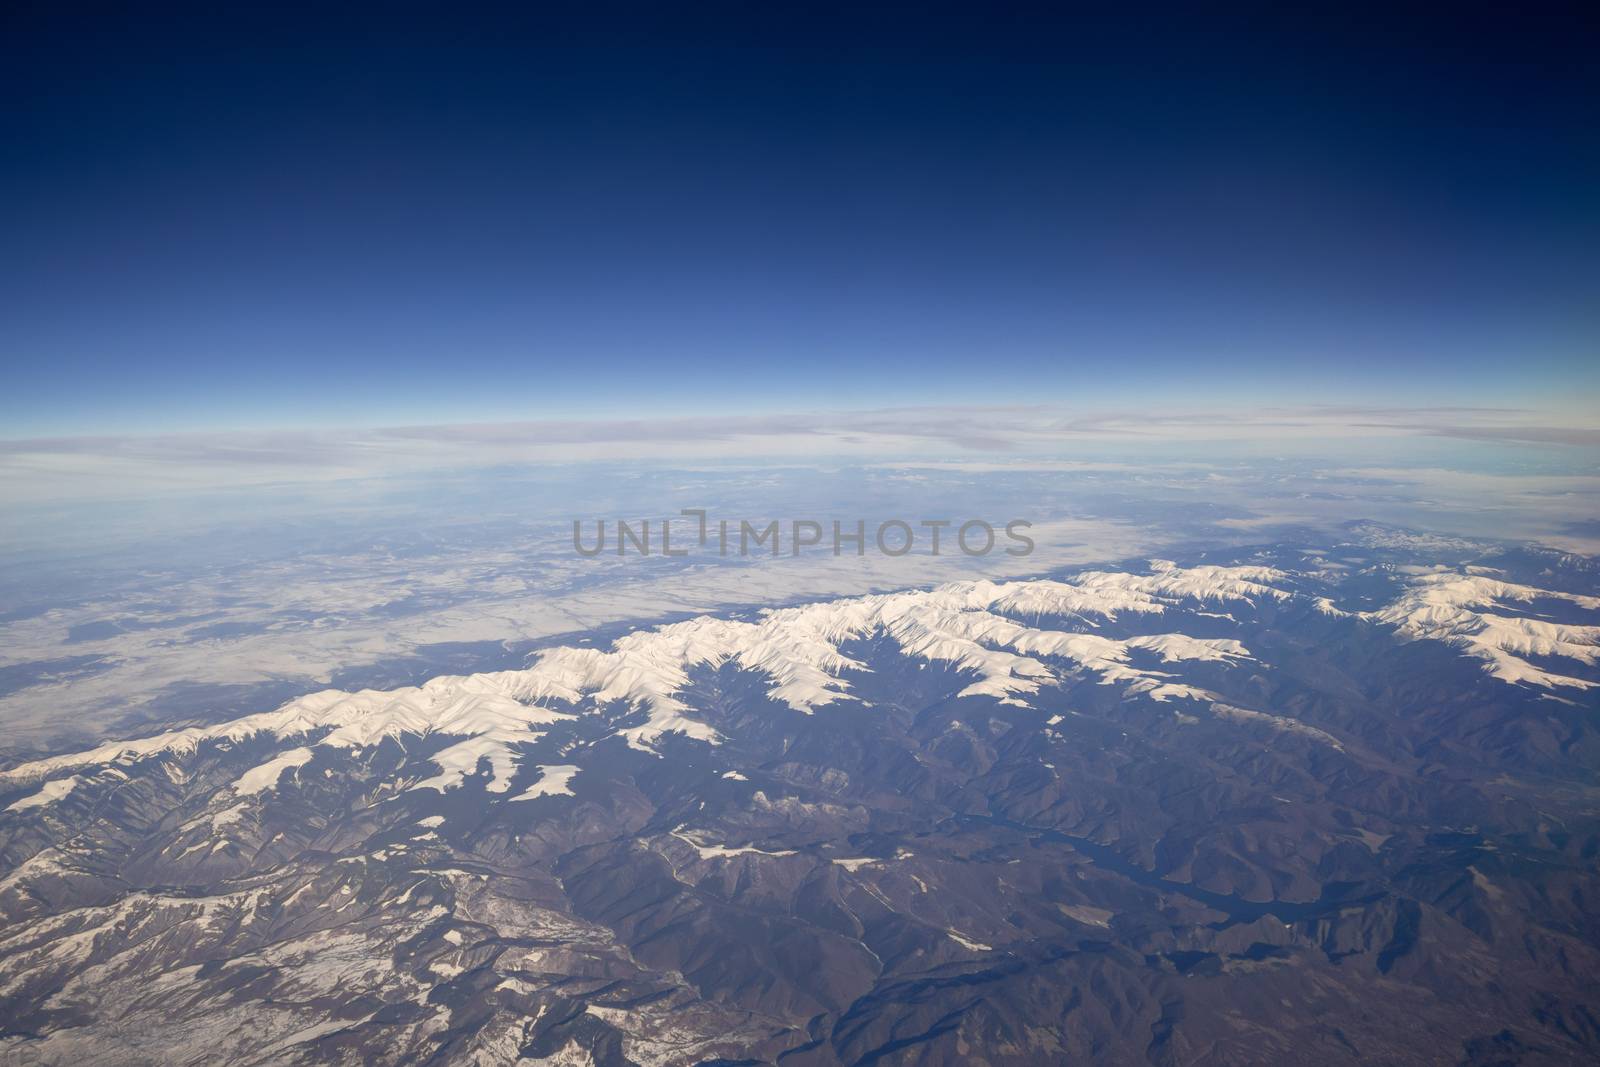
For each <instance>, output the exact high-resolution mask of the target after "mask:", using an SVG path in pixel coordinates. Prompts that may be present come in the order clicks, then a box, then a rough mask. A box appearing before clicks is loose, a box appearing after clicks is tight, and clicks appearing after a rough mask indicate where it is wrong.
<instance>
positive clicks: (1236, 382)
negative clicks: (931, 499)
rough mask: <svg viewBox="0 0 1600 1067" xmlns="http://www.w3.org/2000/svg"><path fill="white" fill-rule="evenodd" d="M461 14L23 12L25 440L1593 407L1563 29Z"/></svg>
mask: <svg viewBox="0 0 1600 1067" xmlns="http://www.w3.org/2000/svg"><path fill="white" fill-rule="evenodd" d="M1574 10H1575V11H1576V9H1574ZM442 11H443V9H442V8H441V9H435V10H433V11H429V10H428V9H424V8H420V7H408V6H405V5H401V6H396V7H391V8H390V9H388V10H386V11H384V12H382V13H379V12H377V11H376V10H374V11H372V12H369V13H365V14H363V13H360V12H357V11H355V10H354V9H350V10H347V11H346V12H344V13H342V14H335V15H326V14H318V15H314V16H313V15H310V14H308V13H305V12H300V13H294V12H290V11H270V12H268V11H262V12H248V13H233V14H226V15H222V14H217V13H215V12H207V13H200V12H198V11H197V12H194V13H188V14H184V15H183V16H181V17H163V18H159V19H158V18H154V17H151V16H149V15H146V16H144V17H140V16H135V15H132V14H126V13H125V14H123V15H119V16H107V15H94V16H89V15H86V14H83V13H81V12H80V13H78V14H63V13H61V12H54V13H51V12H45V11H43V10H39V11H32V12H30V11H26V10H22V9H20V8H17V9H12V10H11V11H10V13H9V14H8V15H6V16H5V18H6V20H7V22H6V25H5V28H4V29H5V32H4V33H3V34H0V39H3V40H4V41H5V42H6V43H5V44H4V45H3V46H0V47H3V50H4V55H0V88H3V89H4V91H5V94H6V99H7V100H9V101H12V103H11V104H10V105H8V107H7V108H6V110H5V114H4V116H3V118H0V139H3V142H4V143H5V145H6V146H7V147H6V151H5V155H4V163H3V165H0V226H3V230H4V232H5V233H6V234H7V239H6V244H7V249H8V254H7V255H6V256H5V257H3V260H0V292H3V293H4V294H5V295H4V296H3V297H0V300H3V302H4V314H3V315H0V370H3V378H4V386H5V387H4V389H3V390H0V437H5V438H33V437H49V436H67V435H83V434H95V433H127V432H170V431H181V430H231V429H244V428H250V429H259V428H270V427H352V426H353V427H373V426H386V425H396V424H426V423H455V422H464V421H478V420H493V421H524V420H542V419H571V418H591V417H592V418H615V417H634V416H642V415H650V416H660V415H678V414H691V413H694V414H732V413H739V414H752V413H763V412H779V411H794V410H807V409H816V408H835V409H870V408H881V407H895V406H905V405H917V404H951V403H966V404H988V403H992V404H1005V403H1016V402H1028V403H1041V402H1043V403H1056V404H1079V405H1094V404H1106V405H1123V406H1126V405H1130V404H1135V405H1136V404H1142V403H1151V404H1157V405H1160V404H1166V405H1171V404H1175V403H1187V404H1206V403H1217V402H1227V403H1230V404H1236V405H1237V404H1249V403H1253V402H1263V403H1338V402H1350V403H1358V402H1359V403H1365V404H1384V403H1393V404H1396V405H1402V406H1414V405H1435V404H1440V405H1450V404H1464V405H1493V406H1500V405H1515V406H1527V407H1532V408H1535V409H1545V410H1550V411H1564V412H1565V413H1566V414H1565V415H1563V416H1562V417H1561V418H1562V419H1564V420H1565V421H1568V422H1570V421H1571V416H1572V413H1574V412H1576V413H1580V414H1581V413H1582V411H1583V410H1584V409H1585V407H1586V406H1587V405H1590V404H1591V403H1592V402H1593V401H1594V399H1595V398H1596V396H1597V393H1600V389H1597V387H1600V370H1597V368H1600V351H1597V338H1600V132H1597V131H1600V115H1597V114H1596V111H1597V107H1596V101H1600V74H1597V70H1596V65H1595V64H1594V63H1593V62H1592V58H1593V56H1594V55H1595V54H1596V52H1597V47H1596V46H1597V45H1600V40H1597V37H1596V34H1595V33H1594V32H1593V31H1592V30H1589V29H1586V28H1585V27H1584V25H1583V24H1582V22H1581V21H1580V20H1579V18H1578V17H1576V15H1575V16H1574V17H1572V18H1563V17H1560V16H1558V15H1553V14H1549V13H1546V14H1544V15H1541V16H1537V17H1523V18H1521V19H1518V20H1515V21H1511V20H1494V19H1482V20H1479V19H1477V18H1475V17H1469V16H1465V15H1452V17H1451V19H1450V20H1449V22H1448V23H1444V22H1441V21H1439V20H1438V19H1434V18H1425V17H1421V16H1417V17H1402V16H1393V17H1386V18H1385V19H1383V20H1382V21H1381V22H1367V23H1365V24H1357V23H1355V22H1345V21H1341V20H1339V19H1337V18H1333V17H1320V18H1315V19H1312V18H1308V17H1300V18H1295V17H1292V16H1279V17H1276V18H1261V17H1252V18H1249V19H1245V18H1219V17H1216V16H1207V17H1206V18H1204V19H1201V18H1199V17H1197V16H1182V17H1178V16H1170V15H1157V14H1150V15H1148V16H1147V17H1145V18H1143V19H1141V20H1137V21H1127V20H1123V21H1119V22H1117V23H1115V24H1111V23H1104V22H1100V21H1096V20H1093V19H1089V18H1086V17H1082V16H1077V15H1065V14H1062V13H1059V12H1057V13H1054V14H1046V13H1041V12H1032V11H1028V10H1026V9H1023V8H1009V9H1007V8H993V7H989V6H985V7H983V8H982V9H979V8H977V7H972V8H968V9H966V10H965V11H964V12H955V11H953V10H952V11H949V12H945V13H941V12H938V11H928V10H919V11H918V12H917V13H916V14H914V15H913V14H912V13H911V12H910V11H909V10H906V11H891V10H889V9H887V8H880V9H877V10H876V11H873V12H865V13H863V12H849V13H844V12H833V13H830V12H828V11H825V10H824V9H821V8H813V7H805V8H801V7H795V8H792V9H789V10H777V9H775V8H774V9H772V10H758V9H756V7H754V6H752V7H749V8H745V9H739V8H732V7H729V8H710V7H699V8H697V9H696V11H695V12H693V13H685V12H677V13H666V12H659V11H658V12H657V13H655V14H648V15H647V14H641V13H638V12H634V11H629V10H624V9H621V8H616V9H612V10H610V11H607V12H604V13H602V14H600V15H595V14H591V15H589V16H588V17H579V16H577V15H576V14H572V13H563V12H560V11H557V10H554V9H551V10H545V11H541V12H537V13H528V14H525V15H524V16H522V17H521V18H520V19H518V20H515V21H507V20H505V19H503V18H498V17H497V18H495V19H488V18H484V19H481V20H473V19H470V18H469V19H462V18H459V17H454V16H453V17H451V18H450V19H448V20H446V19H445V18H444V17H443V15H442V14H441V12H442ZM1558 421H1559V420H1558Z"/></svg>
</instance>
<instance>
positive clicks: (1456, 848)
mask: <svg viewBox="0 0 1600 1067" xmlns="http://www.w3.org/2000/svg"><path fill="white" fill-rule="evenodd" d="M1346 532H1347V534H1348V539H1346V540H1343V541H1341V542H1340V543H1325V544H1316V545H1311V544H1306V545H1298V544H1296V545H1274V546H1269V547H1265V548H1260V549H1252V550H1248V551H1244V552H1230V553H1228V554H1226V555H1222V554H1217V555H1214V556H1197V557H1195V558H1190V559H1187V560H1183V561H1181V562H1171V561H1160V560H1156V561H1147V562H1144V563H1142V564H1140V565H1138V566H1130V567H1128V568H1127V569H1123V570H1102V571H1082V572H1076V573H1069V574H1063V575H1058V576H1054V577H1051V578H1048V579H1041V580H1035V581H1015V582H1002V583H997V582H990V581H968V582H959V583H954V584H950V585H945V586H940V587H937V588H933V589H929V590H912V591H904V592H896V593H890V594H883V595H875V596H865V597H856V598H850V599H843V600H832V601H826V602H819V603H813V604H805V605H801V606H797V607H790V608H783V609H777V610H773V611H769V612H765V613H761V614H756V615H746V616H740V617H726V618H716V617H704V618H696V619H691V620H689V621H686V622H681V623H676V624H672V625H668V626H662V627H658V628H654V629H648V630H638V631H635V632H632V633H629V634H627V635H626V636H623V637H621V638H619V639H616V640H614V641H611V642H610V643H609V644H608V645H606V646H605V647H591V646H590V645H588V644H584V643H578V644H574V645H570V646H566V647H558V648H551V649H547V650H545V651H542V652H540V653H539V654H538V655H537V657H536V658H535V659H534V660H533V661H532V662H531V663H530V664H529V665H528V666H527V667H526V668H525V669H520V670H509V671H500V672H495V673H488V674H473V675H462V676H449V677H441V678H436V679H434V680H432V681H430V682H428V683H426V684H424V685H422V686H419V687H413V688H405V689H397V690H392V691H375V690H367V691H362V692H354V693H350V692H339V691H326V692H321V693H314V694H311V695H309V696H306V697H303V698H300V699H298V700H295V701H292V702H290V703H289V704H286V705H285V706H283V707H282V708H280V709H278V710H276V711H266V712H263V713H260V714H255V715H250V716H247V717H244V718H240V719H235V720H232V721H227V722H220V723H216V724H214V725H208V726H201V727H193V728H188V729H183V730H178V731H173V732H168V733H162V734H157V735H154V736H149V737H144V738H138V739H133V740H127V741H117V742H112V743H108V744H105V745H102V746H100V747H98V748H95V749H93V750H90V751H86V752H81V753H68V754H62V755H57V756H52V757H50V758H47V759H42V760H37V761H34V762H29V763H23V764H20V765H17V766H13V767H10V768H9V769H7V770H5V771H3V772H0V1063H3V1062H18V1063H79V1064H81V1063H129V1062H140V1063H143V1062H162V1063H172V1064H185V1063H197V1064H198V1063H217V1062H227V1063H232V1064H250V1063H262V1064H266V1063H273V1064H276V1063H347V1062H348V1063H371V1062H395V1061H401V1060H405V1061H410V1062H429V1063H462V1064H494V1063H513V1062H518V1061H519V1060H520V1061H521V1062H544V1063H552V1064H591V1063H592V1064H624V1063H634V1064H640V1065H675V1064H702V1063H782V1064H785V1065H788V1067H800V1065H812V1064H815V1065H823V1064H869V1063H876V1064H899V1063H919V1064H921V1063H926V1064H943V1063H951V1064H957V1063H989V1064H1038V1063H1056V1062H1079V1061H1095V1062H1110V1063H1155V1064H1194V1063H1215V1064H1240V1063H1262V1064H1281V1063H1286V1062H1304V1063H1340V1062H1348V1063H1412V1062H1416V1063H1465V1064H1478V1065H1487V1064H1498V1063H1523V1062H1526V1063H1576V1062H1585V1061H1592V1060H1593V1059H1596V1058H1600V992H1597V990H1600V877H1597V874H1596V870H1597V862H1600V790H1597V788H1596V783H1597V781H1600V775H1597V772H1600V698H1597V693H1600V595H1597V594H1600V568H1597V567H1596V564H1595V562H1594V561H1593V560H1592V559H1589V558H1587V557H1580V556H1572V555H1563V554H1560V553H1557V552H1551V551H1546V550H1542V549H1538V548H1534V547H1528V546H1515V545H1509V546H1508V545H1489V544H1479V543H1474V542H1466V541H1460V540H1455V539H1450V538H1439V537H1429V536H1422V535H1414V534H1410V533H1408V532H1406V531H1402V530H1396V529H1392V528H1388V527H1376V526H1363V525H1354V526H1351V527H1350V528H1349V529H1348V530H1347V531H1346Z"/></svg>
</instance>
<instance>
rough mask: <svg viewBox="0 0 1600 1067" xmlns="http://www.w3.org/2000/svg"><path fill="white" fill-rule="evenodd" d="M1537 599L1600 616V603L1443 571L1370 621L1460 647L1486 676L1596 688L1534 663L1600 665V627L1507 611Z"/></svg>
mask: <svg viewBox="0 0 1600 1067" xmlns="http://www.w3.org/2000/svg"><path fill="white" fill-rule="evenodd" d="M1538 600H1552V601H1562V602H1565V603H1567V604H1571V605H1573V606H1575V607H1578V608H1582V609H1584V610H1587V611H1600V597H1592V596H1579V595H1576V594H1572V593H1558V592H1552V591H1550V590H1546V589H1536V588H1534V587H1532V586H1527V585H1514V584H1512V583H1509V582H1502V581H1498V580H1496V579H1494V578H1490V577H1487V576H1485V575H1482V574H1461V573H1456V572H1445V573H1439V574H1425V575H1422V576H1420V577H1417V578H1414V579H1412V580H1411V582H1410V583H1409V585H1408V586H1407V589H1406V593H1405V595H1404V596H1402V597H1401V598H1400V599H1399V600H1396V601H1395V602H1394V603H1393V604H1390V605H1389V606H1388V607H1386V608H1384V609H1382V610H1381V611H1378V612H1375V613H1373V615H1372V617H1373V618H1376V619H1378V620H1380V621H1382V622H1385V623H1388V624H1389V625H1391V626H1394V627H1396V628H1397V629H1398V630H1399V631H1400V632H1401V633H1402V634H1404V635H1406V636H1408V637H1413V638H1424V639H1428V640H1434V641H1444V642H1447V643H1448V644H1451V645H1454V646H1455V647H1456V648H1459V649H1461V650H1462V651H1463V652H1465V653H1467V654H1468V655H1470V656H1473V657H1475V658H1477V659H1480V660H1483V662H1484V670H1486V671H1488V672H1489V673H1490V674H1492V675H1494V676H1495V677H1497V678H1502V679H1504V680H1505V681H1508V682H1525V683H1528V684H1530V685H1538V686H1544V687H1546V688H1552V687H1555V686H1567V687H1571V688H1578V689H1591V688H1595V684H1594V683H1593V682H1589V681H1585V680H1584V679H1582V678H1573V677H1571V676H1569V675H1564V674H1557V673H1555V672H1554V671H1551V670H1546V669H1545V668H1543V667H1540V666H1538V665H1537V664H1535V663H1533V662H1531V661H1530V660H1529V658H1528V657H1530V656H1541V657H1562V658H1566V659H1572V660H1576V661H1578V662H1580V663H1584V664H1588V665H1589V666H1591V667H1592V666H1594V665H1595V663H1596V662H1597V660H1600V626H1587V625H1579V624H1569V623H1557V622H1551V621H1548V620H1546V619H1539V618H1530V617H1528V616H1526V615H1520V614H1511V613H1509V610H1508V608H1506V607H1505V605H1510V604H1532V603H1534V602H1535V601H1538Z"/></svg>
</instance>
